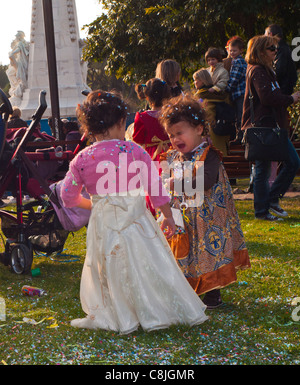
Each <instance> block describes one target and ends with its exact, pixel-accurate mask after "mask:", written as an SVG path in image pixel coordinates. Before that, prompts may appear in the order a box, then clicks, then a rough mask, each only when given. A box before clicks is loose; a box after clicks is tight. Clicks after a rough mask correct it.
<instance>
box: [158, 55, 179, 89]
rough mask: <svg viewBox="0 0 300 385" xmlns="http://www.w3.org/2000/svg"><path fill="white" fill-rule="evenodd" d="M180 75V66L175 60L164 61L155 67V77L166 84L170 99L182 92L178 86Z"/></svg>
mask: <svg viewBox="0 0 300 385" xmlns="http://www.w3.org/2000/svg"><path fill="white" fill-rule="evenodd" d="M180 75H181V68H180V64H179V63H177V61H176V60H173V59H165V60H162V61H161V62H159V63H158V64H157V66H156V71H155V77H156V78H158V79H161V80H164V81H165V82H166V83H167V85H168V86H169V87H170V91H171V96H172V97H175V96H178V95H180V94H181V93H182V92H183V91H182V87H181V85H180Z"/></svg>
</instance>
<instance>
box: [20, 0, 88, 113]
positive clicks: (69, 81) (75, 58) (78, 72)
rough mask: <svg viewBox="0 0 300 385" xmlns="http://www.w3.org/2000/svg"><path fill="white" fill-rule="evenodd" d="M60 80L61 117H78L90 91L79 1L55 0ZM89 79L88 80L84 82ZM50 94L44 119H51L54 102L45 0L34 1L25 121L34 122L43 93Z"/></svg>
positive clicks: (23, 107)
mask: <svg viewBox="0 0 300 385" xmlns="http://www.w3.org/2000/svg"><path fill="white" fill-rule="evenodd" d="M52 3H53V23H54V32H55V45H56V60H57V78H58V92H59V107H60V117H61V118H64V117H71V116H75V109H76V106H77V104H78V103H81V102H82V101H83V99H84V98H85V97H84V96H83V95H82V94H81V91H82V90H84V89H87V85H86V70H85V63H83V62H82V60H81V52H82V40H81V39H80V37H79V28H78V21H77V12H76V5H75V0H53V1H52ZM84 77H85V79H84ZM41 90H45V91H46V92H47V96H46V100H47V105H48V108H47V110H46V111H45V113H44V115H43V118H48V117H50V116H51V99H50V90H49V76H48V64H47V51H46V41H45V27H44V15H43V4H42V0H32V20H31V38H30V47H29V62H28V77H27V88H26V89H25V90H24V92H23V95H22V102H21V103H20V105H19V107H20V109H21V110H22V116H23V118H24V119H31V117H32V115H33V113H34V112H35V111H36V109H37V107H38V101H39V93H40V91H41Z"/></svg>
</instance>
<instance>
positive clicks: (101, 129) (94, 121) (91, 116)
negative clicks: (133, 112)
mask: <svg viewBox="0 0 300 385" xmlns="http://www.w3.org/2000/svg"><path fill="white" fill-rule="evenodd" d="M76 113H77V118H78V121H79V122H80V125H81V128H82V129H83V130H84V131H85V132H86V133H89V134H91V135H97V134H101V135H106V134H107V132H108V130H109V129H110V128H111V127H113V126H114V125H115V124H117V123H119V122H120V121H123V120H124V119H126V117H127V106H126V104H125V102H124V101H123V100H122V96H121V94H120V93H118V92H117V91H110V92H106V91H102V90H97V91H92V92H90V93H89V94H88V96H87V98H86V100H85V101H84V102H83V103H82V104H79V105H78V106H77V109H76Z"/></svg>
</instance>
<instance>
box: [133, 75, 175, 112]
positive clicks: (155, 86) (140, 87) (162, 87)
mask: <svg viewBox="0 0 300 385" xmlns="http://www.w3.org/2000/svg"><path fill="white" fill-rule="evenodd" d="M135 91H136V93H137V95H138V98H139V99H141V100H144V99H146V98H148V99H149V102H150V103H151V104H153V105H154V106H155V107H158V108H159V107H161V106H162V104H163V102H164V100H165V99H169V98H170V97H171V91H170V88H169V86H168V85H167V83H166V82H165V81H164V80H161V79H158V78H153V79H150V80H148V81H147V83H146V84H136V86H135Z"/></svg>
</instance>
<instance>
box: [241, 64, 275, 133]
mask: <svg viewBox="0 0 300 385" xmlns="http://www.w3.org/2000/svg"><path fill="white" fill-rule="evenodd" d="M250 75H251V70H250V71H249V72H248V77H249V103H250V120H251V126H252V127H254V126H255V120H254V106H253V94H252V91H251V82H250ZM271 108H272V118H273V119H274V122H275V123H276V125H277V127H279V126H278V123H277V120H276V114H275V111H274V108H273V107H271Z"/></svg>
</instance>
